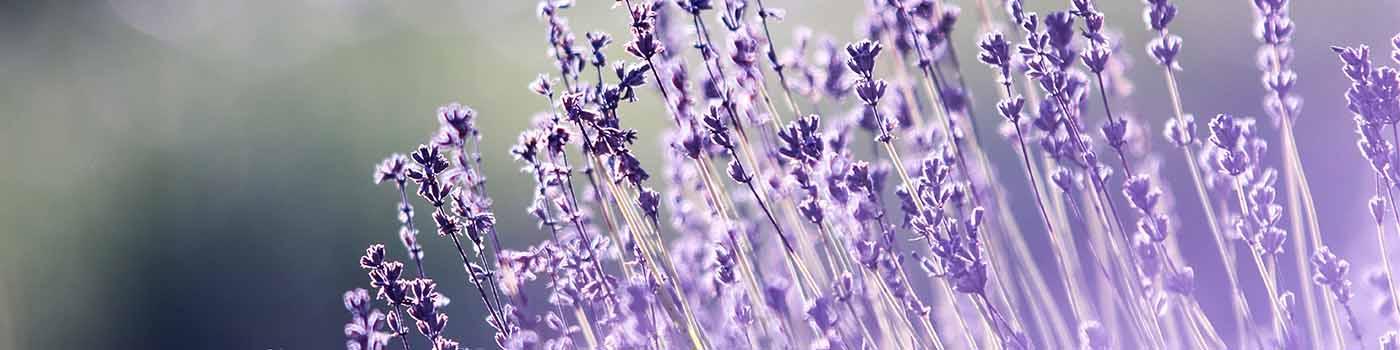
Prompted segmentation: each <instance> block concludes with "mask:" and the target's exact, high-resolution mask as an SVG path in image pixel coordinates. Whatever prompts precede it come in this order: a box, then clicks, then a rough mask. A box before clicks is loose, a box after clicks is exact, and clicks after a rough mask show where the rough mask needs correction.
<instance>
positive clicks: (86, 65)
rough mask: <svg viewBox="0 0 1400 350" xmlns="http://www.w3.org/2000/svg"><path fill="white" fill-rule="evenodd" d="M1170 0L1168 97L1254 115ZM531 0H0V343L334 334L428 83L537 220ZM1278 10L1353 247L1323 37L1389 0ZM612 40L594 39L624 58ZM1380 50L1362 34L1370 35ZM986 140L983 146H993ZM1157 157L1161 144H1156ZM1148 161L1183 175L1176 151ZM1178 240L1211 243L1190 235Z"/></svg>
mask: <svg viewBox="0 0 1400 350" xmlns="http://www.w3.org/2000/svg"><path fill="white" fill-rule="evenodd" d="M768 2H769V3H770V6H774V7H782V8H785V9H787V11H788V12H787V21H786V22H784V23H781V24H779V25H778V27H777V28H776V30H777V34H778V35H779V36H780V39H779V43H780V45H786V44H787V43H788V42H789V41H788V38H789V35H788V34H787V33H789V32H790V29H791V28H792V27H793V26H794V25H808V26H812V27H813V28H814V29H815V30H816V31H818V32H820V33H829V34H832V35H835V36H836V37H837V38H838V39H839V40H842V41H846V40H850V39H851V38H852V37H853V35H854V32H855V31H854V28H855V22H854V19H855V16H856V15H857V14H860V13H863V11H864V7H863V5H862V4H863V3H862V2H861V1H856V0H850V1H797V0H788V1H780V0H770V1H768ZM951 2H953V3H956V4H959V5H962V6H963V7H964V8H965V16H964V22H962V23H960V24H959V27H958V30H959V33H958V45H959V48H960V50H959V52H960V53H961V54H962V55H963V56H964V57H963V62H975V61H974V59H973V58H972V55H974V54H975V52H974V51H975V50H973V49H971V48H972V47H974V46H973V43H974V40H976V30H975V28H976V23H974V22H975V21H976V19H975V16H973V14H974V12H973V11H974V10H973V6H974V5H975V2H973V1H970V0H963V1H951ZM993 2H996V1H993ZM611 3H612V2H611V1H603V0H581V1H580V4H579V6H578V8H577V9H571V10H567V11H566V12H565V15H566V16H568V17H569V18H570V19H571V22H570V24H571V25H572V27H573V30H574V31H575V32H576V33H578V34H579V36H580V39H581V38H582V33H583V32H586V31H592V30H600V29H601V30H607V31H609V32H611V33H613V34H614V35H615V37H617V38H618V41H619V42H625V41H626V40H627V34H626V31H625V30H624V28H625V27H624V24H625V22H624V18H625V16H626V14H625V13H624V12H622V11H621V9H610V7H611ZM1099 3H1100V6H1101V7H1103V8H1104V9H1105V10H1106V11H1107V12H1108V13H1109V16H1108V25H1109V26H1110V27H1113V28H1116V29H1118V30H1120V31H1122V32H1124V33H1125V34H1126V35H1127V40H1128V41H1127V44H1126V45H1129V48H1127V49H1126V52H1127V53H1129V54H1131V55H1132V56H1134V58H1135V60H1136V61H1138V63H1139V65H1138V67H1137V68H1135V69H1134V71H1133V74H1132V76H1133V77H1134V81H1135V82H1136V83H1137V86H1138V91H1137V94H1136V95H1135V99H1134V104H1135V106H1136V107H1137V110H1138V114H1139V115H1140V116H1141V117H1142V118H1144V119H1145V120H1148V121H1151V122H1152V123H1153V125H1154V130H1159V128H1160V125H1161V122H1162V121H1164V120H1165V119H1166V118H1167V117H1168V115H1169V113H1170V110H1169V109H1168V105H1167V104H1166V103H1167V100H1166V98H1165V95H1163V94H1162V93H1163V90H1162V87H1163V84H1162V83H1161V79H1160V71H1159V70H1158V69H1156V68H1155V67H1151V66H1150V65H1148V62H1147V59H1146V57H1145V55H1144V54H1143V52H1144V51H1143V49H1142V47H1143V44H1144V43H1145V38H1146V35H1147V34H1146V31H1145V30H1144V29H1143V28H1142V25H1141V22H1140V16H1141V15H1140V11H1141V5H1140V4H1139V3H1137V2H1135V1H1126V0H1124V1H1099ZM1177 3H1179V4H1180V6H1181V13H1180V14H1179V16H1178V21H1177V22H1176V23H1175V24H1174V25H1173V26H1174V28H1177V30H1176V33H1178V34H1180V35H1182V36H1183V37H1184V38H1185V39H1186V43H1185V48H1184V50H1183V54H1182V61H1183V62H1182V63H1183V65H1184V66H1185V68H1186V71H1185V72H1184V73H1183V75H1182V76H1181V77H1182V79H1183V84H1184V87H1183V90H1184V91H1183V93H1184V99H1185V103H1186V105H1187V109H1189V110H1190V111H1192V112H1194V113H1196V114H1197V115H1198V116H1210V115H1214V113H1217V112H1231V113H1237V114H1242V115H1262V110H1261V109H1260V107H1259V102H1258V101H1259V98H1260V96H1261V95H1262V94H1263V90H1262V88H1261V87H1260V85H1259V83H1258V73H1257V71H1256V69H1255V68H1254V58H1253V57H1254V49H1255V47H1257V43H1256V41H1254V39H1253V38H1252V36H1251V35H1250V33H1249V30H1250V28H1251V26H1252V18H1251V11H1252V10H1251V7H1250V4H1249V1H1247V0H1235V1H1224V0H1188V1H1177ZM535 6H536V5H535V2H534V1H527V0H478V1H441V0H434V1H373V0H305V1H270V0H268V1H261V0H253V1H222V0H107V1H54V2H38V1H36V2H10V3H3V4H0V228H3V231H0V239H2V240H0V348H3V349H76V348H158V349H166V348H170V349H175V348H180V349H188V348H195V349H264V348H272V349H282V348H286V349H329V348H337V347H340V346H341V344H343V336H342V334H341V327H342V324H343V323H344V322H345V320H346V318H347V316H348V315H347V314H346V312H345V311H344V309H343V308H342V306H341V301H340V294H341V292H342V291H344V290H346V289H349V288H353V287H357V286H364V285H366V279H365V277H364V276H363V274H362V273H361V270H360V269H359V268H358V267H357V266H356V260H355V259H356V257H357V256H358V255H360V254H361V253H362V252H363V248H364V247H365V246H366V245H367V244H369V243H372V242H387V243H390V246H391V247H394V248H395V249H397V248H398V247H397V245H396V244H394V241H395V238H394V237H395V232H396V229H397V228H396V222H395V220H394V209H393V208H394V202H395V200H396V198H395V197H396V194H395V193H394V192H393V191H392V189H391V188H389V187H375V186H374V185H372V184H371V182H370V170H371V167H372V165H374V163H375V162H377V161H378V160H379V159H380V158H382V157H383V156H384V155H386V154H388V153H390V152H406V151H408V150H410V149H411V148H412V147H413V146H415V145H416V144H417V143H418V142H420V140H423V139H424V138H425V137H426V136H427V135H428V133H429V132H430V131H432V130H433V129H434V128H435V124H434V123H435V121H434V119H433V112H434V110H435V109H436V107H437V106H439V105H441V104H445V103H448V102H452V101H460V102H462V103H464V104H467V105H470V106H472V107H474V108H476V109H477V110H478V111H479V112H480V115H481V116H482V118H483V120H482V121H481V125H482V127H483V128H485V129H486V130H487V133H486V135H485V136H486V139H485V144H484V146H483V149H484V152H485V153H486V156H487V158H486V162H487V164H488V168H489V173H488V176H490V178H491V181H492V182H491V185H490V192H491V194H492V195H493V196H494V197H495V198H496V200H497V211H498V213H497V214H498V216H499V217H500V218H501V225H502V228H503V230H502V232H503V234H504V235H506V239H507V242H508V243H507V245H509V246H512V247H523V246H524V245H527V244H529V243H530V242H534V241H536V240H538V239H540V238H541V237H543V236H544V234H543V233H541V232H539V231H537V230H535V229H534V227H533V223H531V222H530V221H529V220H528V218H527V216H526V215H525V214H524V212H523V208H524V206H525V203H524V200H525V199H526V198H528V195H527V194H528V191H529V186H530V183H528V182H527V181H525V179H524V178H523V177H520V176H515V174H516V169H517V166H516V165H515V164H512V163H511V160H510V158H509V156H508V153H507V149H508V148H509V145H510V144H511V143H512V142H514V141H515V134H516V133H517V132H518V131H520V130H521V129H523V128H524V127H525V126H526V124H527V122H528V120H529V118H530V117H531V116H532V114H533V113H535V112H537V111H539V110H542V109H543V108H544V106H543V103H542V102H541V101H540V100H539V98H538V97H535V96H534V95H532V94H531V93H530V92H528V91H527V90H526V89H525V84H526V83H527V82H528V81H529V80H531V79H533V78H534V77H535V75H536V74H537V72H541V71H546V70H552V66H551V65H550V61H549V59H548V57H546V51H545V47H546V46H545V42H544V40H545V36H544V33H545V31H544V28H543V26H542V25H540V23H539V21H538V20H537V19H536V18H535V16H534V14H533V11H534V9H535ZM1052 6H1053V7H1065V6H1068V1H1034V0H1032V1H1028V7H1030V8H1031V9H1035V10H1045V9H1047V8H1050V7H1052ZM1293 13H1294V18H1295V21H1297V22H1298V33H1297V39H1296V43H1295V45H1296V46H1297V50H1298V52H1297V61H1296V63H1295V66H1297V68H1298V70H1299V71H1300V74H1301V84H1300V85H1301V86H1300V88H1299V92H1300V94H1301V95H1302V96H1303V97H1304V98H1305V99H1306V102H1307V107H1306V108H1304V115H1303V117H1302V118H1303V121H1302V122H1301V125H1302V127H1300V132H1301V134H1300V138H1301V141H1300V142H1301V147H1302V148H1303V151H1302V153H1303V157H1304V162H1305V164H1306V165H1307V168H1308V169H1309V171H1310V172H1312V173H1316V174H1318V175H1314V181H1316V182H1321V183H1323V184H1322V185H1318V184H1315V185H1314V186H1315V187H1317V188H1320V191H1319V193H1317V195H1318V200H1319V201H1320V202H1321V204H1323V207H1322V208H1321V210H1322V213H1321V214H1322V215H1323V219H1322V223H1323V226H1324V228H1325V229H1327V230H1328V231H1329V232H1336V233H1328V234H1329V235H1332V236H1329V237H1332V238H1329V239H1336V241H1333V242H1332V243H1333V244H1335V245H1350V244H1351V243H1352V241H1355V242H1356V244H1355V245H1357V246H1359V247H1361V248H1365V249H1355V253H1354V254H1351V255H1352V256H1355V257H1357V258H1356V259H1358V260H1362V261H1370V260H1374V259H1376V257H1375V254H1376V253H1375V252H1374V249H1372V247H1370V246H1368V245H1367V244H1366V243H1368V242H1370V238H1368V237H1370V236H1369V231H1367V228H1366V224H1365V219H1364V218H1365V217H1366V214H1365V211H1364V209H1363V208H1364V205H1365V204H1364V197H1361V196H1362V194H1361V193H1362V192H1364V191H1366V188H1367V186H1368V185H1367V183H1368V182H1367V181H1363V180H1365V179H1368V178H1367V177H1364V176H1357V177H1355V178H1352V177H1348V176H1342V175H1337V174H1365V173H1362V171H1366V169H1365V168H1364V167H1365V164H1364V163H1363V162H1362V160H1361V158H1360V156H1359V155H1358V154H1357V153H1356V152H1355V150H1354V146H1353V143H1354V138H1353V137H1352V136H1351V131H1350V130H1351V128H1352V124H1351V121H1350V114H1349V113H1348V112H1346V110H1345V109H1344V101H1343V99H1342V93H1343V91H1344V90H1345V88H1346V86H1347V85H1346V84H1347V82H1346V81H1345V79H1344V77H1342V76H1341V74H1340V73H1338V72H1337V69H1338V66H1339V65H1338V64H1337V63H1336V60H1335V58H1334V56H1333V55H1332V54H1331V52H1330V51H1328V50H1327V49H1326V48H1327V46H1328V45H1332V44H1355V43H1366V44H1371V45H1372V46H1376V47H1385V46H1386V42H1387V39H1388V38H1389V37H1390V35H1392V34H1394V33H1392V31H1394V30H1396V29H1397V28H1396V27H1395V26H1394V25H1393V23H1394V22H1393V19H1394V18H1395V16H1396V15H1397V14H1400V11H1397V5H1396V4H1395V3H1394V2H1389V1H1381V0H1365V1H1362V0H1347V1H1298V2H1297V3H1296V4H1294V11H1293ZM750 14H752V13H750ZM618 46H620V45H614V51H613V52H614V54H613V55H612V58H614V59H616V58H622V55H621V51H620V50H617V49H618ZM1385 51H1388V50H1377V52H1376V54H1374V55H1373V56H1375V57H1376V58H1377V60H1378V61H1380V60H1382V59H1384V57H1386V56H1388V55H1387V54H1385V53H1383V52H1385ZM692 54H693V53H692ZM964 71H965V72H966V73H967V74H969V76H970V77H971V78H972V80H973V83H974V93H976V94H978V95H979V96H982V97H980V98H979V99H978V102H979V105H978V107H979V109H980V110H990V109H989V106H990V103H991V101H990V99H991V98H990V97H989V96H994V94H993V93H992V90H991V89H992V85H991V83H992V81H991V79H990V73H989V72H988V71H987V70H986V69H984V68H982V67H980V66H975V67H964ZM644 98H647V99H651V100H654V97H652V96H651V95H650V94H649V93H648V94H647V95H645V96H644ZM624 108H625V109H627V110H626V111H624V113H626V114H627V115H630V117H626V118H628V119H625V120H624V122H625V123H628V125H629V126H633V127H639V128H641V129H643V131H644V132H643V139H642V140H641V141H640V142H641V145H646V146H647V147H640V148H641V150H642V152H643V155H644V159H643V161H644V162H647V163H649V164H652V165H650V166H649V168H650V169H653V172H659V171H660V167H659V166H656V165H655V164H656V162H658V161H659V158H658V151H657V149H659V148H660V147H659V146H660V141H659V140H658V137H657V136H658V132H657V130H658V129H657V128H659V127H661V126H664V125H666V124H664V119H662V115H661V114H660V113H661V109H660V108H659V106H658V105H656V104H654V103H653V102H651V101H646V102H643V103H641V104H639V105H634V106H627V107H624ZM981 115H983V116H984V117H992V114H991V113H983V114H981ZM1152 136H1153V137H1157V135H1155V134H1154V135H1152ZM1157 138H1159V137H1157ZM1159 139H1160V138H1159ZM653 145H655V146H657V147H651V146H653ZM1006 146H1007V145H1005V144H997V145H995V146H992V147H994V149H993V152H994V153H997V154H1001V155H1002V156H1003V157H1002V158H1004V159H1005V158H1006V156H1009V155H1010V153H1007V152H1009V148H1007V147H1006ZM1159 149H1161V148H1159ZM1165 159H1166V160H1167V161H1168V162H1169V164H1180V163H1179V162H1180V161H1181V160H1180V159H1179V156H1178V155H1177V154H1175V153H1168V154H1166V157H1165ZM1007 164H1014V163H1007ZM1008 166H1011V165H1007V166H1003V167H1002V168H1003V169H1010V170H1014V169H1015V168H1008ZM1002 172H1003V174H1002V176H1003V177H1006V176H1011V175H1006V173H1012V172H1010V171H1009V170H1003V171H1002ZM1167 173H1168V175H1171V176H1170V178H1172V179H1183V178H1185V173H1184V172H1182V170H1181V169H1180V168H1179V167H1173V168H1169V169H1168V171H1167ZM1013 174H1014V173H1013ZM1172 184H1173V185H1174V190H1175V193H1176V196H1177V197H1178V198H1193V197H1189V196H1192V194H1191V193H1190V192H1188V191H1189V190H1190V188H1189V187H1188V186H1189V185H1188V184H1189V182H1182V181H1177V180H1173V182H1172ZM1018 196H1024V197H1026V198H1029V197H1028V195H1026V194H1022V195H1018ZM1018 209H1025V210H1024V211H1025V214H1026V215H1023V216H1025V217H1023V218H1022V219H1023V220H1030V219H1034V217H1033V216H1027V215H1031V214H1032V212H1030V211H1029V208H1019V207H1018ZM1192 210H1199V209H1196V208H1195V207H1194V206H1192V207H1188V208H1182V209H1178V213H1179V214H1180V215H1182V216H1184V217H1187V218H1190V217H1193V215H1199V213H1195V212H1192ZM421 211H422V210H421V209H420V212H421ZM1027 223H1034V221H1027ZM1192 225H1196V224H1193V223H1188V224H1187V230H1188V231H1189V230H1190V229H1191V228H1192V227H1193V226H1192ZM1198 226H1199V225H1197V227H1195V228H1196V229H1200V227H1198ZM1023 227H1034V226H1024V225H1023ZM1352 232H1357V233H1355V234H1354V235H1355V239H1350V238H1348V237H1349V236H1348V235H1352ZM425 233H426V232H425ZM422 240H423V242H424V244H425V245H426V246H427V249H428V258H427V260H426V262H427V263H428V264H429V267H428V269H429V270H430V271H442V272H441V273H437V274H436V276H437V277H439V279H440V282H441V283H440V284H441V285H442V286H443V287H442V288H443V289H444V292H445V293H446V294H447V295H449V296H452V297H455V298H456V301H457V302H455V303H453V304H452V305H451V306H450V307H449V308H448V309H447V313H448V314H450V315H452V317H453V321H452V323H450V324H449V327H450V329H451V331H450V332H451V333H450V334H451V335H452V336H454V337H458V338H461V339H462V340H463V344H464V345H471V346H474V347H482V346H488V345H490V344H491V343H490V339H489V336H488V335H487V334H486V333H485V327H484V325H482V324H480V323H479V320H480V317H479V312H478V311H477V310H476V309H475V306H474V305H473V303H472V300H471V298H470V297H467V295H469V294H464V293H467V290H466V289H465V288H464V284H463V281H462V280H461V277H460V276H454V275H452V274H449V273H448V271H458V270H457V269H459V266H458V265H455V264H453V263H452V262H451V261H452V260H451V259H449V258H448V257H450V256H451V255H449V253H448V252H449V251H450V246H449V245H444V244H443V241H442V240H440V239H439V238H437V237H434V236H433V235H431V234H430V233H428V234H426V235H424V236H422ZM1184 244H1187V245H1193V244H1200V245H1201V247H1202V249H1198V250H1200V251H1206V253H1209V252H1210V251H1208V250H1206V249H1205V247H1211V246H1210V245H1207V244H1208V243H1206V242H1204V241H1196V242H1193V241H1191V240H1189V239H1188V240H1186V242H1185V243H1184ZM1198 254H1201V253H1198V252H1196V251H1188V252H1187V253H1186V255H1187V257H1188V259H1191V261H1192V262H1193V263H1196V262H1199V264H1200V265H1198V266H1200V267H1198V271H1200V272H1199V273H1200V275H1201V276H1202V277H1201V278H1202V280H1203V281H1204V282H1202V283H1203V284H1209V283H1216V282H1219V281H1222V280H1223V277H1222V276H1223V275H1222V273H1221V272H1219V271H1218V267H1216V266H1213V265H1210V264H1211V263H1214V262H1215V261H1216V260H1212V259H1216V258H1214V255H1202V256H1200V257H1197V256H1196V255H1198ZM1212 254H1213V253H1212ZM469 331H471V332H476V333H471V332H469Z"/></svg>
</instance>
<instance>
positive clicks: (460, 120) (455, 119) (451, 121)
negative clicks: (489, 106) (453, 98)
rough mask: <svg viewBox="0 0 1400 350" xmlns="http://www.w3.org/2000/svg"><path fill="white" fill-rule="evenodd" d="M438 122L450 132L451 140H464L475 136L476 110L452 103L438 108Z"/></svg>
mask: <svg viewBox="0 0 1400 350" xmlns="http://www.w3.org/2000/svg"><path fill="white" fill-rule="evenodd" d="M437 116H438V122H440V123H442V126H444V127H446V128H448V130H450V131H451V132H452V134H451V136H452V140H466V139H468V138H471V137H474V136H476V133H477V130H476V110H473V109H471V107H467V106H463V105H461V104H459V103H456V102H453V103H450V104H447V105H445V106H442V107H438V111H437Z"/></svg>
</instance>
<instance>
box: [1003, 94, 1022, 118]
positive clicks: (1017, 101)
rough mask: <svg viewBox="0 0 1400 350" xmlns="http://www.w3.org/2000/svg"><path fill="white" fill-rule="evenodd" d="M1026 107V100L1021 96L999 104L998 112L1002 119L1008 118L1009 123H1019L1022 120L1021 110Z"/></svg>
mask: <svg viewBox="0 0 1400 350" xmlns="http://www.w3.org/2000/svg"><path fill="white" fill-rule="evenodd" d="M1025 105H1026V99H1025V98H1022V97H1021V96H1016V97H1012V98H1009V99H1005V100H1002V101H1001V102H997V111H998V112H1000V113H1001V116H1002V118H1006V120H1007V121H1009V122H1011V123H1019V122H1020V120H1021V109H1022V108H1024V107H1025Z"/></svg>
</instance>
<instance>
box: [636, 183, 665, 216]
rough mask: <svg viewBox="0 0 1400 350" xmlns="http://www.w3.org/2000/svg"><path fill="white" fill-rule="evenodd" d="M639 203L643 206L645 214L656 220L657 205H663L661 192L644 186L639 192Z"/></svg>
mask: <svg viewBox="0 0 1400 350" xmlns="http://www.w3.org/2000/svg"><path fill="white" fill-rule="evenodd" d="M637 203H638V205H639V206H641V207H642V213H643V214H646V216H647V217H648V218H651V219H652V220H656V219H657V216H656V213H657V207H659V206H660V205H661V193H660V192H656V191H654V190H652V189H651V188H646V187H643V188H642V189H641V191H640V192H638V193H637Z"/></svg>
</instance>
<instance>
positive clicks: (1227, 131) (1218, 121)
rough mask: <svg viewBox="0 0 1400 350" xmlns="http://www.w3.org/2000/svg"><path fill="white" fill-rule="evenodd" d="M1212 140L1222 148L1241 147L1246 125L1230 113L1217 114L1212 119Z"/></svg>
mask: <svg viewBox="0 0 1400 350" xmlns="http://www.w3.org/2000/svg"><path fill="white" fill-rule="evenodd" d="M1209 126H1210V142H1211V143H1214V144H1215V146H1216V147H1219V148H1222V149H1227V150H1231V149H1236V148H1240V146H1241V142H1240V141H1241V140H1242V137H1243V136H1244V125H1242V124H1241V123H1240V122H1239V121H1238V120H1235V118H1234V117H1233V116H1231V115H1229V114H1223V113H1222V114H1217V115H1216V116H1215V118H1212V119H1211V120H1210V124H1209Z"/></svg>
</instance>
